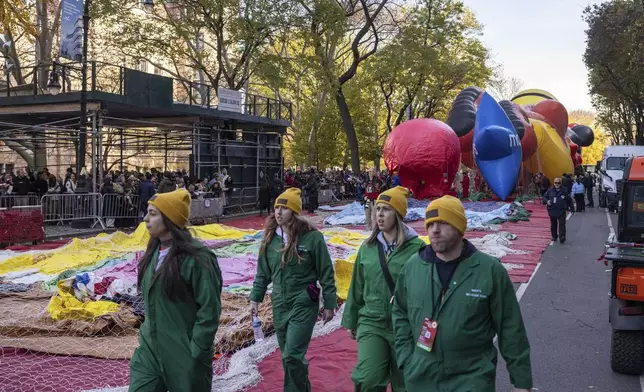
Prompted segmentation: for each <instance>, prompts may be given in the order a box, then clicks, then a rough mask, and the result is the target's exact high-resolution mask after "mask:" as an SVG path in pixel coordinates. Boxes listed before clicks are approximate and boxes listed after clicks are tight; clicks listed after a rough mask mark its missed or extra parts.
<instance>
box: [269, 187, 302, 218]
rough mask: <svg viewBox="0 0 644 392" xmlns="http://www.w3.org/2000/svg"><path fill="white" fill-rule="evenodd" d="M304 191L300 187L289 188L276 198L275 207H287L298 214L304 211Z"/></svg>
mask: <svg viewBox="0 0 644 392" xmlns="http://www.w3.org/2000/svg"><path fill="white" fill-rule="evenodd" d="M301 193H302V191H300V190H299V189H298V188H288V189H287V190H285V191H284V192H283V193H282V194H281V195H279V196H278V197H277V199H275V208H277V207H278V206H282V207H286V208H288V209H290V210H291V211H293V212H294V213H296V214H298V215H299V214H300V212H302V196H301Z"/></svg>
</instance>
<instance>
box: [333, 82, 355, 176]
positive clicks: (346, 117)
mask: <svg viewBox="0 0 644 392" xmlns="http://www.w3.org/2000/svg"><path fill="white" fill-rule="evenodd" d="M335 101H336V103H337V104H338V110H339V111H340V119H341V120H342V128H344V133H346V134H347V144H348V145H349V149H350V150H351V170H353V172H354V173H356V174H357V173H360V151H359V149H358V135H357V134H356V130H355V128H354V126H353V119H352V118H351V113H350V112H349V105H347V99H346V98H345V97H344V93H343V92H342V86H340V87H339V88H338V90H337V91H336V94H335Z"/></svg>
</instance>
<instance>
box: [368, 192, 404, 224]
mask: <svg viewBox="0 0 644 392" xmlns="http://www.w3.org/2000/svg"><path fill="white" fill-rule="evenodd" d="M408 196H409V189H407V188H405V187H402V186H397V187H395V188H391V189H389V190H387V191H385V192H382V193H381V194H380V196H378V200H376V204H378V203H383V204H388V205H390V206H391V207H392V208H393V209H394V210H396V212H397V213H398V215H400V216H401V217H402V218H403V219H404V218H405V216H406V215H407V197H408Z"/></svg>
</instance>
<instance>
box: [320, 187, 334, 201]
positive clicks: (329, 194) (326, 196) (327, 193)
mask: <svg viewBox="0 0 644 392" xmlns="http://www.w3.org/2000/svg"><path fill="white" fill-rule="evenodd" d="M332 201H334V200H333V190H331V189H322V190H320V191H318V204H327V203H331V202H332Z"/></svg>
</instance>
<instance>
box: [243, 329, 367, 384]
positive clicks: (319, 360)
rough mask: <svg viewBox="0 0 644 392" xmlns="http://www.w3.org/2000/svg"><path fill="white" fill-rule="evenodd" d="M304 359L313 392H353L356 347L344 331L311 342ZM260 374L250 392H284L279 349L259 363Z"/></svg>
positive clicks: (356, 359) (356, 357) (356, 358)
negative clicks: (352, 377) (260, 380)
mask: <svg viewBox="0 0 644 392" xmlns="http://www.w3.org/2000/svg"><path fill="white" fill-rule="evenodd" d="M306 358H307V359H308V360H309V378H310V379H311V389H312V390H313V391H325V392H352V391H353V382H352V381H351V371H352V370H353V367H354V366H355V365H356V362H357V361H358V347H357V345H356V342H355V341H354V340H351V339H350V338H349V337H348V336H347V332H346V331H345V330H344V329H339V330H337V331H335V332H333V333H331V334H329V335H327V336H322V337H319V338H317V339H313V340H312V341H311V345H310V346H309V350H308V352H307V355H306ZM259 372H260V373H261V374H262V377H263V378H264V379H263V380H262V382H261V383H260V384H259V385H257V386H256V387H254V388H251V389H250V390H249V392H281V391H283V390H284V372H283V371H282V360H281V359H280V351H279V349H278V350H277V351H275V352H274V353H273V354H271V355H270V356H269V357H268V358H266V359H265V360H263V361H262V362H260V363H259Z"/></svg>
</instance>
